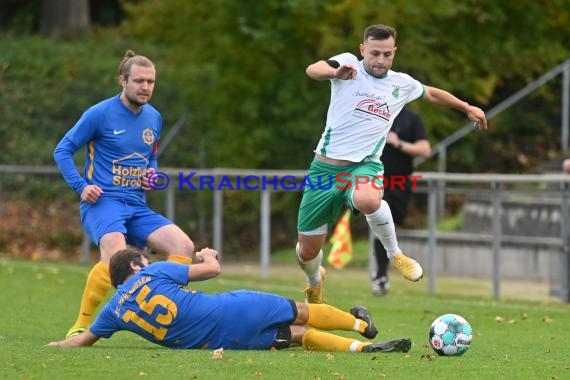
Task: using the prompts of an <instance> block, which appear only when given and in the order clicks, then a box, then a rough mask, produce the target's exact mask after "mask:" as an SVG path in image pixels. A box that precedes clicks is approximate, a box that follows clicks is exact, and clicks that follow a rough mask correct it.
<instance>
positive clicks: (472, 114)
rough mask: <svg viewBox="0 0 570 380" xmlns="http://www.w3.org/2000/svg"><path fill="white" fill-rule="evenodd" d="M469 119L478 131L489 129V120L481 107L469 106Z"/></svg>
mask: <svg viewBox="0 0 570 380" xmlns="http://www.w3.org/2000/svg"><path fill="white" fill-rule="evenodd" d="M467 117H468V118H469V120H471V121H472V122H473V126H474V127H475V128H478V129H487V118H486V117H485V112H483V110H482V109H481V108H479V107H475V106H469V109H468V110H467Z"/></svg>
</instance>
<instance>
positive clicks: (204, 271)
mask: <svg viewBox="0 0 570 380" xmlns="http://www.w3.org/2000/svg"><path fill="white" fill-rule="evenodd" d="M217 255H218V253H217V251H215V250H213V249H209V248H205V249H203V250H201V251H200V252H198V253H197V254H196V256H197V257H198V258H199V259H201V260H202V262H200V263H196V264H192V265H184V264H178V263H173V262H165V261H161V262H157V263H153V264H152V265H149V261H148V258H147V257H146V256H145V254H144V253H143V252H141V251H139V250H136V249H125V250H121V251H119V252H117V253H116V254H115V255H113V257H112V258H111V262H110V275H111V282H112V284H113V286H114V287H116V288H117V293H116V294H115V295H114V296H113V298H112V299H111V300H110V301H109V302H108V303H107V304H106V305H105V307H104V308H103V310H102V311H101V313H100V314H99V315H98V316H97V319H96V320H95V322H94V323H93V324H92V325H91V327H89V329H88V330H87V331H85V332H83V333H81V334H79V335H76V336H73V337H71V338H68V339H65V340H62V341H59V342H52V343H50V344H49V346H59V347H77V346H90V345H92V344H93V343H95V342H96V341H97V340H99V338H109V337H110V336H111V335H113V333H115V332H116V331H119V330H128V331H132V332H134V333H136V334H138V335H140V336H142V337H144V338H145V339H147V340H149V341H151V342H153V343H157V344H160V345H162V346H165V347H170V348H186V349H219V348H224V349H236V350H263V349H271V348H275V349H282V348H288V347H290V346H298V345H302V346H303V347H304V348H305V349H307V350H315V351H343V352H407V351H409V349H410V347H411V341H410V339H395V340H391V341H387V342H377V343H372V342H362V341H359V340H357V339H351V338H346V337H341V336H337V335H334V334H331V333H327V332H324V331H320V330H335V329H336V330H346V331H356V332H359V333H360V334H361V335H362V336H364V337H365V338H368V339H373V338H374V337H376V334H377V332H378V331H377V329H376V327H375V326H374V322H373V321H372V317H371V316H370V313H369V312H368V310H367V309H366V308H365V307H363V306H355V307H353V308H352V309H351V310H350V313H348V312H345V311H342V310H339V309H337V308H335V307H333V306H330V305H326V304H315V305H312V304H306V303H301V302H295V301H292V300H289V299H287V298H285V297H281V296H278V295H275V294H270V293H263V292H256V291H249V290H236V291H230V292H224V293H217V294H205V293H203V292H199V291H194V290H186V289H183V288H182V287H181V286H186V285H188V282H189V281H201V280H207V279H209V278H212V277H216V276H217V275H218V274H220V265H219V262H218V259H217ZM318 329H320V330H318Z"/></svg>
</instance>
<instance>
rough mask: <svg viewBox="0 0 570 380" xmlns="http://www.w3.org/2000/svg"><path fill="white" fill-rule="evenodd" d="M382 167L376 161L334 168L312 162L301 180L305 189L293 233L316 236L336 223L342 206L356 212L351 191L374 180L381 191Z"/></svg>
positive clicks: (316, 161) (318, 162) (315, 160)
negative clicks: (295, 231) (296, 231)
mask: <svg viewBox="0 0 570 380" xmlns="http://www.w3.org/2000/svg"><path fill="white" fill-rule="evenodd" d="M383 173H384V165H383V164H382V163H380V162H359V163H356V164H354V165H347V166H335V165H330V164H326V163H324V162H321V161H318V160H317V159H314V160H313V162H311V166H310V167H309V172H308V176H307V177H306V179H305V183H306V186H305V188H304V191H303V198H302V199H301V205H300V206H299V216H298V219H297V230H298V231H299V232H300V233H308V234H309V235H311V232H313V233H312V234H313V235H320V234H321V233H320V232H321V231H318V232H316V230H319V229H320V228H322V227H323V226H325V225H326V228H327V230H326V231H322V234H325V233H327V232H328V231H330V230H331V229H332V227H333V226H334V224H335V223H336V221H337V218H338V216H339V213H340V212H341V211H342V209H343V207H344V205H347V206H348V207H350V209H351V210H352V212H353V213H354V214H358V213H359V211H358V210H357V209H356V207H354V204H353V203H352V193H353V192H354V188H355V187H356V186H358V185H359V184H360V185H361V184H363V183H365V182H368V183H370V181H372V180H373V179H374V182H375V184H376V185H377V186H378V187H379V189H381V188H383V185H384V181H383V177H382V174H383Z"/></svg>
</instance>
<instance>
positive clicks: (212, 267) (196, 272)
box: [188, 248, 221, 281]
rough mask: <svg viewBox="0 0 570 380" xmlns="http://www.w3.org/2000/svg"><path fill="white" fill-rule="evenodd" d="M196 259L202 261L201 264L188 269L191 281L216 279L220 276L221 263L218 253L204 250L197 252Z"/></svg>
mask: <svg viewBox="0 0 570 380" xmlns="http://www.w3.org/2000/svg"><path fill="white" fill-rule="evenodd" d="M196 257H197V258H198V259H199V260H202V262H201V263H198V264H192V265H190V266H189V269H188V280H189V281H203V280H208V279H210V278H213V277H216V276H217V275H219V274H220V272H221V268H220V262H219V261H218V251H216V250H213V249H210V248H204V249H202V250H201V251H198V252H196Z"/></svg>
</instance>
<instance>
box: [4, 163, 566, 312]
mask: <svg viewBox="0 0 570 380" xmlns="http://www.w3.org/2000/svg"><path fill="white" fill-rule="evenodd" d="M161 171H162V172H163V173H165V174H166V175H168V176H170V177H172V178H174V177H176V176H178V175H179V173H190V172H193V173H196V176H198V177H200V176H208V177H213V178H216V179H221V178H222V177H228V178H234V179H235V178H236V177H237V176H241V178H243V177H245V176H254V177H260V178H261V177H266V178H272V179H275V180H276V181H280V180H282V179H283V178H285V177H287V178H295V180H297V181H302V180H303V179H304V178H305V175H306V171H302V170H249V169H191V168H162V169H161ZM4 173H18V174H29V175H32V174H58V175H59V172H58V170H57V168H55V167H51V166H20V165H0V174H4ZM415 175H417V176H419V178H418V179H417V181H418V185H419V187H418V189H417V190H416V192H420V193H422V192H424V193H425V194H427V229H426V234H427V266H426V268H427V275H428V281H427V287H428V291H429V292H435V279H436V277H437V272H436V259H437V255H438V248H437V241H438V231H437V222H436V221H437V212H438V211H437V203H438V202H437V199H438V197H439V192H440V191H441V188H440V186H439V184H440V183H444V184H445V189H446V192H447V193H454V192H455V193H459V194H464V195H465V194H479V195H484V196H487V197H489V199H490V200H491V202H492V205H493V210H494V212H495V213H496V214H495V217H494V218H493V222H492V244H491V247H490V249H491V252H492V258H493V260H492V261H493V266H492V268H493V269H492V270H493V273H492V281H493V296H494V297H499V296H500V265H499V264H500V262H499V258H500V255H501V244H502V235H503V233H502V230H501V224H500V223H499V220H500V218H499V215H500V213H501V208H502V202H503V200H504V198H505V197H506V196H507V195H510V194H526V195H536V194H541V195H549V196H551V197H552V199H556V200H557V201H558V202H559V203H560V210H561V213H560V215H561V220H560V236H559V247H560V249H561V253H562V254H561V256H560V257H561V262H560V265H559V269H560V289H559V297H560V298H561V300H563V301H564V302H570V296H569V265H570V260H569V255H570V250H569V247H570V240H569V230H568V229H569V226H570V216H569V215H568V208H569V197H570V193H569V187H570V186H569V185H570V175H567V174H562V173H561V174H536V175H515V174H461V173H437V172H419V173H415ZM466 185H468V186H467V187H466ZM476 185H477V186H476ZM515 185H517V186H518V187H516V186H515ZM521 185H525V186H526V187H525V188H521ZM513 186H515V187H514V188H512V187H513ZM164 191H165V192H166V197H165V210H166V212H165V214H166V216H167V217H168V218H170V219H171V220H175V209H176V192H177V191H179V192H180V191H181V190H177V187H176V186H169V187H167V188H166V189H165V190H164ZM182 191H183V190H182ZM202 191H213V192H214V194H213V203H212V218H213V219H212V227H211V228H212V236H213V239H212V240H213V242H212V243H213V248H215V249H217V250H218V251H220V252H222V251H223V239H222V236H223V228H224V225H223V216H224V203H223V202H224V197H223V195H224V192H223V191H217V190H202ZM256 191H259V192H260V222H259V235H260V243H259V257H260V275H261V276H262V277H267V276H268V275H269V269H270V257H271V254H270V250H271V248H270V247H271V218H270V210H271V194H272V193H274V192H275V191H276V190H273V189H271V188H265V189H259V190H256ZM278 191H279V190H278ZM89 247H90V243H89V240H88V239H87V238H84V245H83V249H84V253H83V254H84V258H85V259H87V258H88V254H89Z"/></svg>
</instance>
